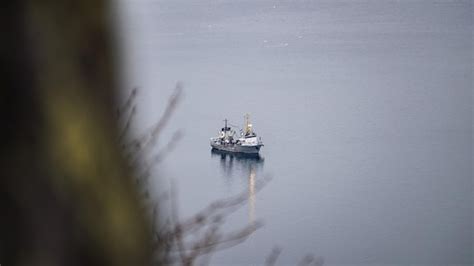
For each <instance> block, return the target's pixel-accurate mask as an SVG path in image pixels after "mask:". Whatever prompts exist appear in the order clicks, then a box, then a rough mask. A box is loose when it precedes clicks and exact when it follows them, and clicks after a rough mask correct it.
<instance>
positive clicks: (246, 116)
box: [244, 114, 250, 134]
mask: <svg viewBox="0 0 474 266" xmlns="http://www.w3.org/2000/svg"><path fill="white" fill-rule="evenodd" d="M244 118H245V134H248V133H250V127H249V124H250V115H249V114H245V116H244Z"/></svg>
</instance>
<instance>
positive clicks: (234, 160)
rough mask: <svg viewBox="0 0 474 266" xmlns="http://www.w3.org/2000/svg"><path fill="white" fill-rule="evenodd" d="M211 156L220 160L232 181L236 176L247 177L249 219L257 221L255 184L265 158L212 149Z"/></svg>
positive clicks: (224, 171)
mask: <svg viewBox="0 0 474 266" xmlns="http://www.w3.org/2000/svg"><path fill="white" fill-rule="evenodd" d="M211 156H212V157H215V158H218V159H219V160H220V166H221V170H222V174H223V175H224V176H225V177H226V179H227V180H228V181H229V182H230V181H232V179H234V178H244V177H245V178H246V179H247V182H246V183H247V192H248V208H249V210H248V219H249V222H250V223H254V222H255V193H256V189H255V184H256V182H257V180H256V179H257V173H258V172H259V171H260V170H261V169H262V167H263V162H264V159H263V158H262V157H261V156H260V155H258V154H256V155H253V154H252V155H246V154H233V153H227V152H222V151H218V150H212V151H211Z"/></svg>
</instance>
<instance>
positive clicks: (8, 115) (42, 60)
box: [0, 0, 151, 265]
mask: <svg viewBox="0 0 474 266" xmlns="http://www.w3.org/2000/svg"><path fill="white" fill-rule="evenodd" d="M107 9H108V3H106V2H105V1H96V0H94V1H91V0H86V1H59V0H49V1H14V0H12V1H4V2H2V9H1V11H0V12H1V14H0V25H1V27H2V33H4V34H3V37H2V41H1V42H0V52H1V65H0V67H1V71H2V75H1V76H0V80H1V84H2V90H1V92H0V113H1V114H2V130H1V131H0V136H1V140H2V143H3V144H2V148H1V149H0V167H1V171H2V178H1V179H0V210H1V217H2V218H1V219H0V264H2V265H147V264H148V263H149V262H150V258H151V245H150V243H151V241H150V237H149V236H150V226H149V223H148V221H147V219H146V218H145V217H146V216H145V214H144V208H143V206H142V204H141V202H140V200H139V197H138V194H137V193H136V191H135V186H134V183H133V181H132V178H131V171H130V169H128V167H127V163H125V162H124V159H123V158H122V156H121V152H120V151H121V150H120V147H119V145H118V130H117V125H116V121H117V120H116V117H115V113H114V108H115V100H116V96H117V91H116V88H117V86H116V84H115V83H114V76H113V74H114V73H115V62H114V60H113V54H114V52H113V49H112V48H113V47H112V45H111V43H112V42H111V40H112V38H111V37H112V36H111V32H110V30H109V28H110V27H109V25H108V23H109V19H108V17H107V16H108V13H107Z"/></svg>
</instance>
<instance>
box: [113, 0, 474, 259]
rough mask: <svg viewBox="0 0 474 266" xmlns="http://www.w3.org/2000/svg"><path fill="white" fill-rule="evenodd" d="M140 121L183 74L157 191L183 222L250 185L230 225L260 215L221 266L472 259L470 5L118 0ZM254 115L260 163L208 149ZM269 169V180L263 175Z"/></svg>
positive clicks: (156, 111)
mask: <svg viewBox="0 0 474 266" xmlns="http://www.w3.org/2000/svg"><path fill="white" fill-rule="evenodd" d="M120 3H121V14H122V18H121V20H120V23H121V27H122V37H123V39H124V40H125V42H124V46H123V48H124V51H125V56H124V58H123V59H124V62H125V65H126V69H125V72H126V75H125V76H124V80H125V81H124V84H125V87H127V88H131V87H134V86H138V87H139V88H140V94H139V97H138V104H139V107H138V117H137V121H136V130H138V131H140V129H143V128H146V127H147V126H149V125H151V124H152V123H153V122H155V121H156V120H157V119H158V117H160V115H161V113H162V112H163V110H164V104H165V103H166V101H167V97H168V96H169V95H170V94H171V93H172V89H173V87H174V85H175V83H176V82H177V81H182V82H183V84H184V92H185V97H184V99H183V101H182V102H181V104H180V105H179V107H178V108H177V110H176V112H175V114H174V116H173V119H172V122H171V123H170V124H169V125H168V127H167V131H166V132H165V134H164V136H163V138H162V139H161V142H160V144H159V145H161V146H162V145H163V144H165V143H166V141H167V139H169V138H170V136H171V134H172V133H173V131H174V130H177V129H182V130H183V131H184V133H185V135H184V137H183V139H182V140H181V141H180V142H179V143H178V146H177V148H176V149H175V150H174V151H173V152H172V153H171V154H169V156H168V157H167V159H166V160H165V161H164V162H163V163H162V164H160V165H159V166H157V167H156V169H155V174H156V175H157V176H159V177H161V181H156V182H153V184H151V185H150V188H151V190H152V191H155V192H157V191H159V190H160V189H163V188H167V187H168V186H169V183H174V184H176V188H177V191H178V196H177V197H178V205H179V213H180V216H181V217H189V216H191V215H192V214H194V213H196V212H197V211H198V210H200V209H202V208H204V207H205V206H207V205H208V204H209V203H210V202H212V201H214V200H216V199H220V198H225V197H228V196H231V195H235V194H238V193H240V192H244V193H247V194H248V202H247V203H246V204H245V205H244V206H242V208H241V209H240V210H239V211H237V212H236V213H234V214H233V215H231V216H230V217H228V219H227V223H226V225H225V226H224V228H222V229H223V232H231V231H232V230H235V229H238V228H241V227H243V226H245V225H247V224H248V223H250V222H252V221H254V220H257V219H262V220H263V221H264V222H265V226H264V227H263V228H262V229H260V230H258V231H257V232H256V233H254V234H253V235H252V236H251V237H250V238H249V239H248V240H247V241H246V242H245V243H243V244H241V245H239V246H237V247H234V248H232V249H229V250H226V251H222V252H219V253H217V254H216V255H215V256H214V257H213V259H212V260H211V263H212V264H215V265H247V264H253V265H255V264H262V263H263V262H264V260H265V257H266V256H267V255H268V254H269V252H270V251H271V249H272V248H273V247H274V246H276V245H277V246H279V247H280V248H282V250H283V251H282V254H281V255H280V258H279V263H280V264H281V265H293V264H296V263H297V262H299V261H300V260H301V258H303V257H304V256H305V255H306V254H308V253H312V254H314V255H315V256H322V257H324V260H325V263H326V264H346V263H350V264H364V265H366V264H455V263H457V264H472V263H473V257H472V256H473V254H474V249H473V238H474V236H473V220H472V215H473V196H472V195H473V185H472V164H473V157H472V148H473V145H472V144H473V136H472V124H473V119H472V88H473V83H472V78H473V65H472V62H473V48H472V44H473V39H472V34H473V18H472V14H473V7H472V2H471V1H369V2H366V1H269V0H264V1H235V0H232V1H231V0H214V1H210V0H209V1H206V0H197V1H181V0H159V1H153V0H140V1H125V0H122V1H120ZM245 113H250V114H251V118H252V121H253V124H254V128H255V130H256V132H257V133H258V134H259V136H261V137H262V139H263V141H264V143H265V147H263V149H262V151H261V155H262V157H263V158H262V159H260V160H252V159H245V158H236V157H230V156H223V155H220V154H213V153H211V151H210V147H209V138H210V137H212V136H214V135H216V134H217V132H218V129H219V128H221V127H222V124H223V119H224V118H227V119H229V120H230V122H231V123H232V124H235V125H242V123H243V115H244V114H245ZM267 176H268V177H272V181H271V182H269V183H268V184H267V185H266V186H265V187H264V189H263V190H261V191H260V192H258V193H255V187H254V185H255V184H256V183H258V182H261V181H262V180H263V179H264V178H265V177H267Z"/></svg>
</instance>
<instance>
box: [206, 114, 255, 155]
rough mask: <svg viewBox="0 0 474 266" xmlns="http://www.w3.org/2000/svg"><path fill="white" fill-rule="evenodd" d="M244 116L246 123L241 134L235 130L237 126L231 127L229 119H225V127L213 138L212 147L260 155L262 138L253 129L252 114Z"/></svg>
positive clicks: (230, 151)
mask: <svg viewBox="0 0 474 266" xmlns="http://www.w3.org/2000/svg"><path fill="white" fill-rule="evenodd" d="M244 118H245V124H244V128H243V129H241V130H240V134H237V133H236V131H235V130H234V128H235V126H233V128H232V127H230V126H229V125H228V124H227V119H224V127H223V128H222V129H221V130H220V132H219V135H218V136H217V137H214V138H211V147H212V149H213V150H217V151H222V152H228V153H236V154H247V155H258V153H259V152H260V148H261V147H263V142H262V139H261V138H260V137H257V134H256V133H255V132H254V131H253V127H252V124H251V123H250V116H249V115H248V114H247V115H245V117H244Z"/></svg>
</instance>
